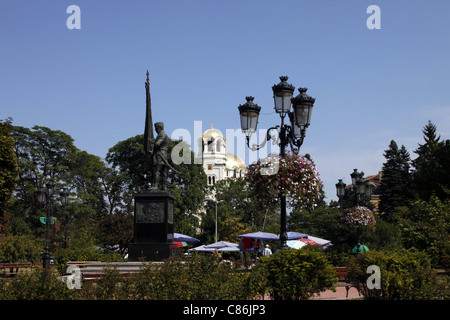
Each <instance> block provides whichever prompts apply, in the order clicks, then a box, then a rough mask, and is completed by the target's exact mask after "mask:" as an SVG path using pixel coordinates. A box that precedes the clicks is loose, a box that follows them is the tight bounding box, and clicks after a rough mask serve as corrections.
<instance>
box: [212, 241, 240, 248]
mask: <svg viewBox="0 0 450 320" xmlns="http://www.w3.org/2000/svg"><path fill="white" fill-rule="evenodd" d="M226 247H239V244H237V243H231V242H228V241H218V242H215V243H211V244H208V245H206V246H205V248H206V249H221V248H226Z"/></svg>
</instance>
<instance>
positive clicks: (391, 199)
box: [378, 140, 411, 216]
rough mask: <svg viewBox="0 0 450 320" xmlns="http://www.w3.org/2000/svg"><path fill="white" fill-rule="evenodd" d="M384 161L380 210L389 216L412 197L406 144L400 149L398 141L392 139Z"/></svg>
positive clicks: (380, 188)
mask: <svg viewBox="0 0 450 320" xmlns="http://www.w3.org/2000/svg"><path fill="white" fill-rule="evenodd" d="M384 157H385V158H386V162H385V163H383V168H382V172H383V179H382V180H381V185H380V187H379V190H378V192H379V194H380V208H379V209H380V212H382V213H386V214H387V215H388V216H389V215H390V214H391V213H392V212H393V210H394V208H396V207H401V206H405V205H407V203H408V200H409V199H410V198H411V196H410V194H409V189H410V188H411V175H410V172H409V169H410V156H409V153H408V151H406V148H405V146H403V145H402V147H401V148H400V149H399V148H398V146H397V143H396V142H395V141H394V140H392V141H391V143H390V144H389V149H388V150H385V152H384Z"/></svg>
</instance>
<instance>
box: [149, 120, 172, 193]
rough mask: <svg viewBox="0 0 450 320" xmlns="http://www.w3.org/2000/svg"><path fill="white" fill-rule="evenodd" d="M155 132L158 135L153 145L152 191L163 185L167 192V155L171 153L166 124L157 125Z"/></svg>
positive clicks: (159, 123) (158, 123)
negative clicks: (165, 128)
mask: <svg viewBox="0 0 450 320" xmlns="http://www.w3.org/2000/svg"><path fill="white" fill-rule="evenodd" d="M155 131H156V133H157V134H158V135H157V136H156V140H155V142H154V144H153V148H152V149H153V156H152V160H153V171H152V189H158V187H159V185H161V189H162V190H166V180H167V169H168V166H169V163H168V158H167V153H168V151H169V137H168V136H167V134H166V133H165V132H164V123H162V122H157V123H155Z"/></svg>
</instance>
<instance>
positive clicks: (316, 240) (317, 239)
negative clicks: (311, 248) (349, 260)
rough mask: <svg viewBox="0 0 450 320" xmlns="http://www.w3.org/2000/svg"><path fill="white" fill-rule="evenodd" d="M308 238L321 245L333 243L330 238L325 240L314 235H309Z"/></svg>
mask: <svg viewBox="0 0 450 320" xmlns="http://www.w3.org/2000/svg"><path fill="white" fill-rule="evenodd" d="M308 239H311V240H313V241H315V242H317V243H318V244H319V245H320V246H326V245H329V244H331V241H330V240H325V239H321V238H317V237H313V236H308Z"/></svg>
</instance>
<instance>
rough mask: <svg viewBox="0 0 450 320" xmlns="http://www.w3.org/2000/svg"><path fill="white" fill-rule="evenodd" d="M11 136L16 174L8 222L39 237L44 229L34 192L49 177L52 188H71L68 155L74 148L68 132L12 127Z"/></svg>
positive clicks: (22, 232) (20, 230)
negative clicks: (17, 172)
mask: <svg viewBox="0 0 450 320" xmlns="http://www.w3.org/2000/svg"><path fill="white" fill-rule="evenodd" d="M12 137H13V139H14V143H15V154H16V157H17V162H18V165H19V177H18V180H17V184H16V192H15V194H14V196H15V198H16V201H15V203H14V209H13V211H14V215H11V220H10V223H9V225H10V227H11V228H12V232H14V233H18V234H31V235H33V236H35V237H39V236H41V235H42V234H43V232H44V230H45V229H44V226H43V225H42V224H41V223H40V222H39V216H42V215H45V214H44V213H43V212H41V211H40V210H39V209H38V208H39V206H38V203H37V199H36V192H37V190H39V189H41V188H45V183H47V182H48V181H49V180H53V181H54V182H55V183H56V188H55V190H59V189H61V188H62V187H70V183H71V178H70V171H69V168H70V158H71V155H72V154H73V153H75V152H76V151H77V149H76V147H75V146H74V144H73V139H72V138H71V137H70V136H69V135H67V134H66V133H64V132H62V131H59V130H51V129H49V128H47V127H40V126H34V127H33V128H32V129H28V128H24V127H19V126H13V127H12Z"/></svg>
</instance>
